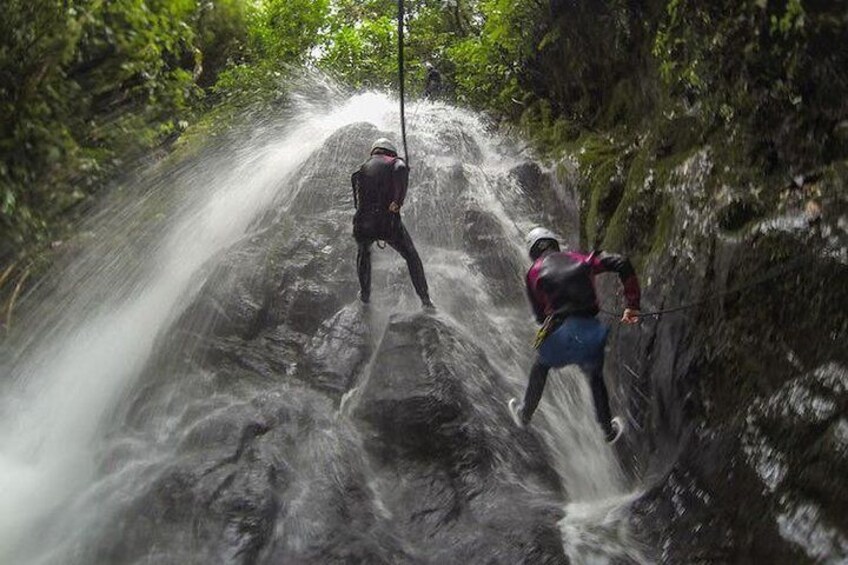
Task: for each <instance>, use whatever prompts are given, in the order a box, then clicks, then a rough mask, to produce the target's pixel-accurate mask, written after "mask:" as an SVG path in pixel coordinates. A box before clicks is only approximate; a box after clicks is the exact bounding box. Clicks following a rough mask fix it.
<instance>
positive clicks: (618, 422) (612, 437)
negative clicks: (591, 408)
mask: <svg viewBox="0 0 848 565" xmlns="http://www.w3.org/2000/svg"><path fill="white" fill-rule="evenodd" d="M623 433H624V420H622V419H621V417H620V416H616V417H615V418H613V419H612V420H611V421H610V431H609V432H607V443H608V444H610V445H612V444H614V443H615V442H617V441H618V440H619V439H620V438H621V435H622V434H623Z"/></svg>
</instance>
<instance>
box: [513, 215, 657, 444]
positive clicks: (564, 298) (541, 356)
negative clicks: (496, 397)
mask: <svg viewBox="0 0 848 565" xmlns="http://www.w3.org/2000/svg"><path fill="white" fill-rule="evenodd" d="M526 243H527V249H528V250H529V253H530V259H531V260H532V261H533V265H532V266H531V267H530V270H529V271H528V272H527V277H526V283H527V295H528V297H529V298H530V304H531V305H532V307H533V313H534V314H535V316H536V320H537V321H538V322H539V323H540V324H541V328H540V330H539V332H538V333H537V335H536V344H535V347H536V349H537V350H538V354H537V357H536V361H535V363H534V364H533V367H532V369H531V370H530V377H529V382H528V384H527V390H526V392H525V394H524V402H523V403H519V402H518V399H517V398H511V399H510V400H509V402H508V406H509V411H510V415H511V416H512V418H513V420H514V421H515V423H516V424H517V425H518V426H519V427H524V426H526V425H528V424H529V423H530V419H531V418H532V417H533V413H534V412H535V410H536V407H537V406H538V405H539V400H541V398H542V391H543V390H544V388H545V383H546V381H547V378H548V372H549V371H550V370H551V368H560V367H565V366H566V365H577V366H579V367H580V368H581V369H582V370H583V372H585V373H586V375H587V376H588V378H589V383H590V386H591V389H592V398H593V400H594V404H595V416H596V418H597V420H598V423H599V424H600V426H601V428H602V429H603V432H604V435H605V436H606V440H607V442H609V443H614V442H616V441H617V440H618V438H619V437H621V434H622V432H623V431H624V421H623V420H622V419H621V418H620V417H615V418H613V417H612V414H611V411H610V405H609V394H608V392H607V387H606V385H605V384H604V346H605V345H606V341H607V335H608V334H609V328H608V327H607V326H606V325H604V324H602V323H601V322H600V321H599V320H598V319H597V317H596V316H597V314H598V313H599V311H600V309H599V306H598V297H597V294H596V293H595V282H594V278H595V275H598V274H601V273H608V272H613V273H617V274H618V277H619V279H620V280H621V283H622V285H623V286H624V298H625V306H626V307H625V310H624V314H623V315H622V317H621V322H622V323H625V324H635V323H638V321H639V300H640V296H641V290H640V288H639V279H638V278H637V276H636V271H635V270H634V269H633V265H632V264H631V263H630V261H629V260H628V259H627V258H626V257H623V256H621V255H615V254H611V253H604V252H592V253H590V254H589V255H584V254H582V253H577V252H575V251H565V252H563V251H560V247H559V238H558V237H557V236H556V235H555V234H554V233H553V232H551V231H550V230H548V229H545V228H542V227H537V228H534V229H533V230H531V231H530V233H528V234H527V241H526Z"/></svg>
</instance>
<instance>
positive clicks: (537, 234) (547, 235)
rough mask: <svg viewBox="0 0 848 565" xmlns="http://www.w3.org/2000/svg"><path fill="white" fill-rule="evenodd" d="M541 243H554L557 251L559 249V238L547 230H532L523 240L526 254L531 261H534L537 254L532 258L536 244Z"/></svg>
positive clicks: (539, 228)
mask: <svg viewBox="0 0 848 565" xmlns="http://www.w3.org/2000/svg"><path fill="white" fill-rule="evenodd" d="M542 241H551V242H553V243H554V245H555V246H556V248H557V249H559V237H558V236H557V235H556V234H555V233H554V232H552V231H551V230H549V229H547V228H542V227H538V228H533V229H532V230H530V233H528V234H527V237H526V238H525V239H524V242H525V244H526V247H525V248H526V249H527V253H528V254H530V257H531V258H532V259H536V257H537V256H538V254H537V255H536V256H534V250H536V248H537V244H539V243H540V242H542Z"/></svg>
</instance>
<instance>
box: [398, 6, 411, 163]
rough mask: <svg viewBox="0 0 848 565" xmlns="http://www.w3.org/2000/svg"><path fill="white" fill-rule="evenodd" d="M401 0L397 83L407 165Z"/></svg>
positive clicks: (399, 8) (400, 8)
mask: <svg viewBox="0 0 848 565" xmlns="http://www.w3.org/2000/svg"><path fill="white" fill-rule="evenodd" d="M403 20H404V14H403V0H398V83H399V85H400V131H401V137H402V138H403V158H404V160H405V161H406V166H407V167H408V166H409V148H408V147H407V145H406V108H405V104H404V93H405V84H404V82H405V80H404V78H405V76H404V69H403V62H404V61H403Z"/></svg>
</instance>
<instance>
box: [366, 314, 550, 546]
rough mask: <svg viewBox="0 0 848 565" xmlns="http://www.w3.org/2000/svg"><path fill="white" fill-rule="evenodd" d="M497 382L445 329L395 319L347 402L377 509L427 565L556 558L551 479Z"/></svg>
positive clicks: (539, 448)
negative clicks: (374, 485) (368, 457)
mask: <svg viewBox="0 0 848 565" xmlns="http://www.w3.org/2000/svg"><path fill="white" fill-rule="evenodd" d="M502 383H503V381H502V380H500V379H499V378H498V377H497V374H496V372H495V371H494V369H493V368H492V367H491V366H490V365H489V364H488V362H487V360H486V357H485V355H483V354H482V352H481V351H480V350H479V349H477V348H476V347H475V346H474V345H473V343H471V342H470V341H468V340H467V338H464V337H463V336H462V334H461V332H460V331H458V330H457V329H456V328H453V327H451V326H450V325H448V324H447V323H445V322H443V321H441V320H439V319H437V318H432V317H428V316H423V315H411V316H410V315H407V316H398V317H395V318H393V319H392V320H391V322H390V324H389V327H388V328H387V330H386V336H385V337H384V339H383V342H382V343H381V344H380V347H379V349H378V350H377V353H376V357H375V359H374V365H373V368H372V370H371V371H370V373H369V374H368V375H367V377H366V380H365V381H364V382H363V383H362V384H361V385H360V386H361V390H359V391H358V392H357V395H356V400H355V401H354V402H355V405H354V406H353V407H351V411H352V413H353V415H354V416H355V417H356V418H357V419H358V420H361V421H363V422H364V423H365V424H367V426H366V427H365V431H364V432H363V433H364V434H365V440H364V446H365V448H366V449H367V450H368V451H369V453H371V454H372V456H373V463H372V465H373V468H374V470H375V472H376V474H377V479H376V480H377V482H378V484H379V487H378V490H379V491H380V492H381V493H382V501H383V504H384V505H385V506H386V508H387V510H388V511H389V512H390V513H391V515H392V516H393V518H394V523H395V524H396V525H397V526H398V527H399V528H400V529H401V531H403V532H406V536H407V538H408V539H410V540H413V539H416V538H418V539H426V540H427V541H426V543H420V544H416V545H417V546H418V548H419V549H420V550H421V551H422V553H425V552H426V553H428V554H429V556H430V559H432V562H434V563H446V562H461V561H464V560H469V561H474V562H490V561H491V562H504V563H563V562H565V561H566V559H565V556H564V554H563V550H562V541H561V539H560V538H559V535H558V531H557V528H556V525H555V522H556V521H557V519H558V518H561V511H560V510H559V509H558V507H557V505H556V504H555V503H553V501H555V500H558V499H561V497H562V493H561V486H560V483H559V478H558V477H557V475H556V474H555V473H554V471H553V469H552V467H550V466H549V465H548V464H546V463H545V459H546V456H545V449H544V447H543V445H542V444H541V442H540V441H539V439H538V437H537V436H535V435H533V434H531V433H529V432H527V431H522V430H519V429H517V428H516V427H515V426H514V425H511V422H510V420H509V417H508V415H507V413H506V411H505V410H504V409H503V405H504V402H505V400H506V399H507V398H508V397H509V394H510V393H509V391H508V390H507V389H506V387H505V386H503V384H502ZM398 477H403V480H401V481H398V480H397V478H398Z"/></svg>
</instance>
